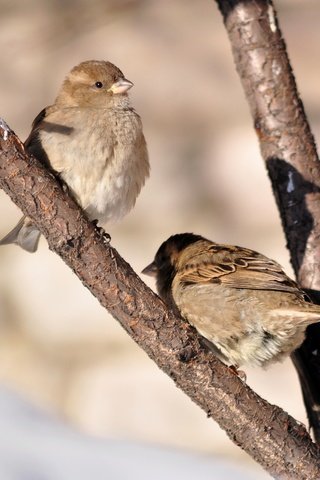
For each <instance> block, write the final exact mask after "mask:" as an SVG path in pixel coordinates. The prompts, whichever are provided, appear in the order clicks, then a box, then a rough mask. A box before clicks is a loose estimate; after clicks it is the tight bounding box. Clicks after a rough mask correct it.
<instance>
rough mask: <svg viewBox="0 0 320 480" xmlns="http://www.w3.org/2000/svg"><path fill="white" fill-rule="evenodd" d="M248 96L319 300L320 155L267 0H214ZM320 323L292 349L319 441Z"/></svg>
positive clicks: (295, 256)
mask: <svg viewBox="0 0 320 480" xmlns="http://www.w3.org/2000/svg"><path fill="white" fill-rule="evenodd" d="M216 1H217V4H218V6H219V8H220V10H221V13H222V15H223V18H224V22H225V26H226V29H227V32H228V35H229V39H230V42H231V46H232V52H233V56H234V61H235V64H236V68H237V71H238V73H239V75H240V78H241V81H242V85H243V88H244V91H245V94H246V97H247V99H248V102H249V105H250V109H251V114H252V117H253V120H254V126H255V129H256V132H257V135H258V138H259V142H260V149H261V153H262V156H263V158H264V160H265V162H266V167H267V170H268V173H269V177H270V180H271V183H272V188H273V193H274V195H275V198H276V201H277V204H278V208H279V212H280V215H281V219H282V225H283V229H284V232H285V235H286V239H287V245H288V248H289V250H290V255H291V263H292V265H293V268H294V271H295V274H296V276H297V279H298V282H299V284H300V285H301V287H302V288H304V289H305V290H307V291H308V293H309V295H310V297H311V298H312V300H313V301H314V302H315V303H320V295H319V292H318V290H320V242H319V238H320V162H319V159H318V156H317V151H316V146H315V142H314V138H313V136H312V133H311V130H310V127H309V124H308V121H307V119H306V115H305V112H304V108H303V104H302V102H301V100H300V97H299V95H298V92H297V87H296V83H295V79H294V76H293V73H292V69H291V66H290V62H289V59H288V55H287V52H286V46H285V43H284V40H283V38H282V34H281V31H280V28H279V24H278V20H277V17H276V12H275V10H274V6H273V4H272V1H271V0H216ZM319 340H320V325H319V324H317V325H313V326H311V327H309V329H308V332H307V338H306V341H305V342H304V344H303V345H302V346H301V347H300V348H299V349H298V350H297V351H296V352H295V353H294V354H293V355H292V359H293V362H294V364H295V366H296V368H297V371H298V374H299V378H300V382H301V386H302V391H303V396H304V400H305V404H306V408H307V412H308V417H309V421H310V424H311V426H312V427H313V431H314V434H315V438H316V439H317V441H318V442H320V388H319V385H320V348H319V345H320V342H319Z"/></svg>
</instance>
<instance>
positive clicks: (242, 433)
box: [0, 120, 320, 480]
mask: <svg viewBox="0 0 320 480" xmlns="http://www.w3.org/2000/svg"><path fill="white" fill-rule="evenodd" d="M1 132H2V135H0V186H1V187H2V188H3V189H4V190H5V191H6V192H7V193H8V195H9V196H10V197H11V199H12V200H13V201H14V202H15V203H16V204H17V205H18V206H19V207H20V208H21V210H22V211H23V213H24V214H26V215H28V216H29V217H31V218H32V219H33V220H34V222H35V223H36V225H37V227H38V228H39V230H40V231H41V232H42V233H43V235H44V236H45V237H46V238H47V240H48V243H49V247H50V249H51V250H53V251H55V252H56V253H57V254H58V255H60V257H61V258H62V259H63V260H64V261H65V263H66V264H67V265H69V267H70V268H71V269H72V270H73V271H74V273H75V274H76V275H77V276H78V277H79V278H80V280H81V281H82V282H83V284H84V285H85V286H86V287H87V288H88V289H89V290H90V291H91V292H92V294H93V295H95V296H96V298H97V299H98V300H99V301H100V303H101V304H102V305H103V306H104V307H105V308H107V309H108V311H109V312H110V313H111V314H112V315H113V316H114V317H115V318H116V319H117V320H118V321H119V322H120V323H121V325H122V326H123V327H124V329H125V330H126V331H127V332H128V333H129V335H131V337H132V338H133V339H134V340H135V341H136V342H137V343H138V344H139V345H140V346H141V347H142V348H143V349H144V350H145V351H146V352H147V354H148V355H149V356H150V357H151V358H152V359H153V360H154V361H155V362H156V363H157V364H158V366H159V367H160V368H161V369H163V370H164V371H165V372H166V373H167V374H168V375H169V376H170V377H171V378H172V379H173V380H174V381H175V383H176V385H177V386H178V387H180V388H181V389H182V390H183V391H184V392H185V393H186V394H187V395H189V397H190V398H191V399H192V400H193V401H194V402H195V403H197V404H198V405H199V406H200V407H201V408H202V409H203V410H204V411H205V412H206V414H207V415H208V417H212V418H213V419H214V420H216V421H217V422H218V423H219V425H220V426H221V427H222V428H223V429H224V430H225V431H226V432H227V434H228V435H229V437H230V438H231V440H232V441H233V442H235V443H236V444H237V445H239V446H240V447H241V448H243V449H244V450H245V451H246V452H247V453H249V455H251V456H252V457H253V458H254V459H255V460H256V461H257V462H259V463H260V464H261V465H262V466H263V467H264V468H265V469H266V470H267V471H268V472H269V473H270V474H271V475H273V476H275V477H276V478H278V479H290V480H294V479H297V480H298V479H299V480H303V479H306V480H307V479H308V480H312V479H314V480H315V479H319V478H320V449H319V448H318V446H317V445H315V444H314V443H313V442H312V440H311V438H310V436H309V435H308V433H307V431H306V429H305V428H304V426H302V425H301V424H299V423H298V422H296V421H295V420H294V419H293V418H292V417H291V416H289V415H288V414H287V413H286V412H284V411H283V410H281V409H280V408H279V407H277V406H274V405H270V404H268V403H267V402H266V401H265V400H263V399H262V398H260V397H259V396H258V395H256V394H255V393H254V392H253V391H252V390H251V389H250V388H249V387H248V386H246V385H245V384H244V383H243V382H242V381H241V380H240V379H239V378H238V377H237V376H236V375H235V374H234V373H233V372H232V371H231V370H230V369H229V368H228V367H226V366H225V365H223V364H222V363H221V362H220V361H219V360H218V359H216V358H215V357H214V355H213V354H212V353H211V352H209V351H207V350H206V348H205V347H204V346H203V345H201V343H200V342H199V338H198V336H197V334H196V332H195V330H194V329H193V328H192V327H191V326H190V325H188V324H187V323H185V322H184V321H183V320H182V319H180V318H179V317H175V316H174V314H173V313H172V312H170V311H168V310H167V309H166V307H165V305H164V303H163V302H162V301H161V300H160V299H159V298H158V297H157V295H155V294H154V293H153V292H152V291H151V290H150V289H149V288H148V287H147V286H146V285H145V284H144V283H143V282H142V281H141V280H140V278H139V277H138V276H137V275H136V274H135V273H134V271H133V270H132V269H131V267H130V265H128V264H127V263H126V262H125V261H124V260H123V259H122V258H121V257H120V255H119V254H118V252H117V251H116V250H115V249H114V248H112V246H111V245H110V244H106V243H105V241H104V239H103V237H101V235H100V234H99V232H98V231H97V230H96V229H95V227H94V225H93V224H92V223H90V222H88V221H87V219H86V218H85V216H84V214H83V212H82V211H81V209H80V208H79V207H78V206H77V205H76V204H75V202H74V201H73V200H72V198H70V197H68V195H67V194H66V193H65V192H64V191H63V189H62V188H61V186H60V184H59V183H58V182H57V180H56V179H55V178H54V176H53V175H52V174H51V173H49V172H48V171H46V170H45V169H44V168H43V166H42V165H40V164H39V162H38V161H37V160H36V159H34V158H32V157H30V156H29V155H28V154H27V153H26V152H25V150H24V147H23V144H22V143H21V142H20V141H19V139H18V138H17V137H16V136H15V135H14V133H13V132H12V131H10V130H9V129H8V127H7V126H6V124H5V123H4V122H3V121H1V120H0V133H1Z"/></svg>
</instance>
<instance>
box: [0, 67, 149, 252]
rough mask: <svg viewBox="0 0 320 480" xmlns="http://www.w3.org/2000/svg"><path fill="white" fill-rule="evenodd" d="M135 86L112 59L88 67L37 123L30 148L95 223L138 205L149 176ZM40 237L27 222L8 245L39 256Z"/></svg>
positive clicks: (73, 74)
mask: <svg viewBox="0 0 320 480" xmlns="http://www.w3.org/2000/svg"><path fill="white" fill-rule="evenodd" d="M132 86H133V83H132V82H130V81H129V80H127V79H126V78H125V76H124V75H123V73H122V72H121V70H119V68H117V67H116V66H115V65H113V64H112V63H110V62H107V61H96V60H90V61H85V62H82V63H80V64H79V65H77V66H75V67H74V68H73V69H72V70H71V71H70V73H69V74H68V75H67V77H66V78H65V80H64V82H63V84H62V86H61V88H60V91H59V92H58V96H57V98H56V99H55V102H54V103H53V105H51V106H49V107H46V108H44V109H43V110H42V111H41V112H40V113H39V115H38V116H37V117H36V118H35V120H34V122H33V124H32V129H31V133H30V135H29V136H28V138H27V140H26V141H25V144H24V145H25V148H26V150H27V151H28V153H31V154H32V155H34V156H35V157H36V158H37V159H38V160H39V161H40V162H42V163H43V164H44V165H45V166H47V167H48V168H49V169H51V170H52V171H53V172H54V173H55V174H57V176H58V177H59V178H60V179H61V180H62V182H63V183H64V184H66V185H67V187H68V190H69V192H70V194H71V195H72V196H73V197H74V198H75V200H76V201H77V202H78V203H79V205H80V206H81V207H82V208H83V209H84V210H85V212H86V214H87V216H88V218H89V220H94V221H95V222H96V223H99V224H100V225H102V226H103V225H105V224H106V223H109V222H114V221H116V220H118V219H120V218H122V217H123V216H124V215H125V214H126V213H127V212H129V210H131V209H132V208H133V206H134V204H135V201H136V198H137V196H138V194H139V193H140V190H141V188H142V187H143V185H144V183H145V180H146V178H147V177H148V176H149V168H150V167H149V159H148V152H147V145H146V141H145V138H144V135H143V131H142V123H141V119H140V117H139V115H138V114H137V113H136V112H135V110H134V109H133V107H132V106H131V104H130V100H129V97H128V93H127V92H128V90H129V89H130V88H131V87H132ZM39 238H40V232H39V230H38V229H37V228H36V226H35V225H34V224H33V222H32V220H30V219H29V218H28V217H23V218H22V219H21V220H20V221H19V223H18V224H17V225H16V227H14V229H13V230H11V232H9V233H8V234H7V235H6V236H5V237H4V238H3V239H2V240H1V241H0V245H5V244H9V243H15V244H17V245H19V246H20V247H22V248H23V249H25V250H27V251H28V252H35V251H36V250H37V246H38V242H39Z"/></svg>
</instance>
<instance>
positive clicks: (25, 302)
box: [0, 0, 320, 479]
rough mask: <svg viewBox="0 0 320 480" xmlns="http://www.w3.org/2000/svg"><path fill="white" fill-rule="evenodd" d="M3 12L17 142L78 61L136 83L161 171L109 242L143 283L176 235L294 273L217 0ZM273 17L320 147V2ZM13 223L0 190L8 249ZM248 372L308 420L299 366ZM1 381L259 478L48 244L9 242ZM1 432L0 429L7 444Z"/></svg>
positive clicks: (0, 309) (132, 1) (111, 2)
mask: <svg viewBox="0 0 320 480" xmlns="http://www.w3.org/2000/svg"><path fill="white" fill-rule="evenodd" d="M0 5H1V18H0V44H1V49H0V62H1V72H0V87H1V88H0V105H1V111H0V115H1V116H2V117H3V118H4V119H5V120H6V121H7V123H8V124H9V125H10V126H11V127H12V128H13V129H14V130H15V132H16V133H17V134H18V135H19V136H20V138H21V139H25V138H26V137H27V135H28V132H29V130H30V126H31V122H32V120H33V119H34V117H35V116H36V115H37V114H38V113H39V111H40V110H41V109H42V108H43V107H44V106H46V105H48V104H50V103H51V102H53V100H54V98H55V96H56V93H57V89H58V87H59V86H60V84H61V82H62V80H63V78H64V76H65V74H66V73H67V72H68V71H69V70H70V69H71V68H72V66H74V65H75V64H77V63H78V62H80V61H83V60H88V59H98V60H100V59H104V60H110V61H112V62H113V63H115V64H116V65H117V66H119V67H120V68H121V70H122V71H123V72H124V74H125V75H126V77H127V78H128V79H130V80H131V81H133V82H134V84H135V86H134V88H133V89H132V90H131V92H132V93H131V97H132V101H133V104H134V106H135V108H136V110H137V111H138V113H139V114H140V115H141V117H142V120H143V124H144V132H145V136H146V138H147V142H148V146H149V153H150V161H151V168H152V173H151V178H150V179H149V181H148V183H147V185H146V186H145V188H144V189H143V191H142V193H141V195H140V197H139V198H138V201H137V205H136V208H135V210H134V211H133V212H132V213H131V214H130V215H128V216H127V217H126V218H125V219H124V220H123V221H122V222H121V223H120V224H118V225H113V226H110V228H109V229H108V231H109V232H110V234H111V236H112V245H113V246H115V247H116V248H117V249H118V251H119V252H120V253H121V255H123V256H124V258H125V259H126V260H127V261H128V262H129V263H130V264H131V265H132V267H133V268H134V269H135V270H136V271H137V272H140V271H141V270H142V268H143V267H144V266H146V265H147V264H148V263H149V262H150V261H151V260H152V258H153V256H154V253H155V251H156V249H157V248H158V246H159V244H160V243H161V242H162V241H163V240H165V239H166V238H167V237H168V236H169V235H171V234H173V233H177V232H185V231H193V232H195V233H199V234H202V235H204V236H207V237H208V238H211V239H212V240H215V241H218V242H224V243H233V244H239V245H242V246H247V247H251V248H253V249H255V250H258V251H261V252H262V253H264V254H266V255H267V256H269V257H271V258H273V259H275V260H277V261H278V262H280V263H281V264H282V265H283V266H284V267H285V270H286V271H287V273H288V274H290V275H292V270H291V268H290V265H289V258H288V252H287V250H286V248H285V240H284V236H283V233H282V229H281V225H280V220H279V216H278V213H277V210H276V207H275V203H274V199H273V196H272V193H271V188H270V185H269V180H268V178H267V175H266V171H265V168H264V164H263V161H262V159H261V157H260V154H259V149H258V144H257V139H256V136H255V133H254V130H253V128H252V120H251V118H250V115H249V110H248V106H247V104H246V101H245V98H244V95H243V92H242V89H241V86H240V82H239V79H238V76H237V74H236V72H235V69H234V65H233V61H232V56H231V51H230V46H229V42H228V39H227V35H226V32H225V30H224V27H223V24H222V20H221V16H220V13H219V12H218V9H217V7H216V4H215V2H214V1H212V0H198V1H197V2H194V1H192V0H163V1H162V2H159V1H156V0H148V1H147V0H140V1H139V0H92V1H90V2H86V1H85V0H64V1H61V0H45V1H40V0H29V1H28V2H19V1H18V0H10V1H9V0H7V1H6V0H1V1H0ZM275 6H276V8H277V10H278V16H279V21H280V26H281V28H282V32H283V35H284V37H285V40H286V43H287V47H288V51H289V56H290V59H291V61H292V66H293V69H294V71H295V75H296V79H297V83H298V87H299V91H300V94H301V96H302V99H303V102H304V105H305V108H306V111H307V114H308V117H309V120H310V122H311V126H312V129H313V133H314V135H315V137H316V140H318V138H319V135H320V97H319V93H318V91H319V75H320V58H319V47H318V46H319V43H320V30H319V23H320V5H319V1H318V0H278V1H275ZM19 218H20V211H19V210H18V209H17V207H15V205H13V204H12V203H11V201H10V199H9V198H8V197H7V196H6V195H5V194H4V193H3V192H2V191H1V192H0V237H2V236H4V235H5V234H6V233H7V231H8V230H9V229H11V228H12V227H13V226H14V224H15V223H16V222H17V221H18V219H19ZM144 280H145V281H146V282H148V283H149V285H150V286H151V287H152V288H154V284H153V283H152V280H150V282H149V279H148V278H145V279H144ZM246 372H247V379H248V380H247V381H248V383H249V385H250V386H252V388H253V389H255V390H256V391H257V392H258V393H259V394H260V395H261V396H263V397H265V398H266V399H268V400H269V401H270V402H271V403H275V404H278V405H280V406H281V407H283V408H284V409H285V410H287V411H288V412H289V413H290V414H292V415H293V416H294V417H295V418H297V419H298V420H300V421H301V422H303V423H306V416H305V412H304V406H303V403H302V399H301V394H300V388H299V384H298V381H297V376H296V373H295V371H294V369H293V366H292V364H291V362H290V361H286V362H285V363H283V364H279V365H276V366H274V367H273V368H271V369H269V370H267V371H263V370H259V369H246ZM0 383H1V385H2V389H4V388H9V389H10V391H11V392H13V393H12V395H16V394H19V395H21V396H22V397H23V398H24V399H25V401H28V402H32V403H33V405H35V408H40V409H42V411H45V412H47V413H49V414H54V416H55V417H56V418H59V417H60V419H63V420H64V421H65V422H67V423H68V424H69V426H70V425H71V426H72V427H71V428H73V429H76V430H77V431H78V432H81V435H87V434H90V435H91V436H93V437H97V436H99V437H100V438H108V439H110V438H111V439H115V440H117V441H119V440H123V441H129V442H141V443H143V444H151V445H158V446H162V447H167V448H171V447H175V448H178V449H182V450H183V451H187V452H194V453H200V454H205V455H207V456H209V457H213V456H215V457H219V458H220V459H221V458H222V459H225V461H226V462H236V463H237V465H240V464H242V465H247V466H248V467H247V468H252V469H256V472H257V475H261V477H259V478H266V477H265V476H264V474H262V471H261V470H260V468H259V467H257V466H255V464H254V463H253V462H252V461H251V460H250V459H249V457H248V456H247V455H246V454H245V453H244V452H242V451H241V450H240V449H239V448H237V447H236V446H234V445H233V444H232V443H231V441H230V440H229V439H228V438H227V436H226V434H225V433H224V432H223V431H221V430H220V429H219V427H218V426H217V425H216V424H215V423H214V422H213V421H212V420H209V419H207V418H206V416H205V414H204V412H202V411H201V410H200V409H199V408H198V407H197V406H196V405H194V404H193V403H192V402H191V401H190V400H189V399H188V398H187V397H186V396H185V395H184V394H183V393H182V392H180V391H179V390H178V389H177V388H176V387H175V385H174V384H173V382H172V381H171V380H170V379H169V378H168V377H167V376H166V375H165V374H163V373H162V372H161V371H160V370H159V369H158V367H157V366H156V365H155V364H154V363H153V362H152V361H151V360H150V359H149V358H148V357H147V356H146V354H145V353H144V352H143V351H142V350H140V349H139V348H138V347H137V346H136V345H135V344H134V342H133V341H132V340H131V338H130V337H129V336H128V335H127V334H126V333H125V332H124V331H123V330H122V329H121V327H120V326H119V325H118V324H117V322H116V321H115V320H114V319H113V318H112V317H110V316H108V314H107V313H106V312H105V311H104V310H103V309H102V307H101V306H100V305H99V303H98V302H97V300H96V299H95V298H93V297H92V296H91V294H90V293H89V292H88V291H87V290H86V289H85V288H84V287H83V286H82V284H81V283H80V281H79V280H78V279H77V277H76V276H75V275H74V274H73V273H72V272H71V271H70V270H69V269H68V268H67V267H66V266H65V265H64V263H63V262H62V261H61V260H60V258H58V257H57V256H56V255H54V254H53V253H51V252H50V251H49V250H48V247H47V243H46V241H45V240H44V239H42V240H41V242H40V248H39V251H38V252H37V253H36V254H34V255H30V254H28V253H26V252H24V251H22V250H20V249H19V248H17V247H15V246H6V247H2V248H1V249H0ZM14 392H16V393H14ZM10 395H11V394H10ZM10 395H9V398H11V396H10ZM10 401H11V400H10ZM1 405H2V404H1V403H0V417H1ZM8 428H9V427H8ZM6 434H7V433H6V432H5V431H4V430H3V429H2V430H1V434H0V444H1V442H2V444H3V443H5V442H4V438H3V435H6ZM1 436H2V437H1ZM93 437H90V438H93ZM35 441H36V440H35ZM3 478H6V477H3ZM8 478H9V477H8ZM19 478H20V477H19ZM29 478H31V476H30V477H28V479H29ZM32 478H35V477H32ZM37 478H42V477H37ZM43 478H47V477H43ZM48 478H49V477H48ZM50 478H51V477H50ZM52 478H62V477H52ZM70 478H76V477H70ZM77 478H80V477H77ZM85 478H87V477H85ZM88 478H89V477H88ZM131 478H132V477H131ZM211 478H215V477H211ZM217 478H219V479H220V478H222V476H220V477H217ZM230 478H234V477H230ZM255 478H258V476H256V477H255Z"/></svg>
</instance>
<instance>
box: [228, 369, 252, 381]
mask: <svg viewBox="0 0 320 480" xmlns="http://www.w3.org/2000/svg"><path fill="white" fill-rule="evenodd" d="M228 368H229V370H230V371H231V372H232V373H233V374H234V375H237V377H239V378H240V380H242V381H243V383H246V381H247V375H246V373H245V372H244V371H243V370H239V369H238V365H229V367H228Z"/></svg>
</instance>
